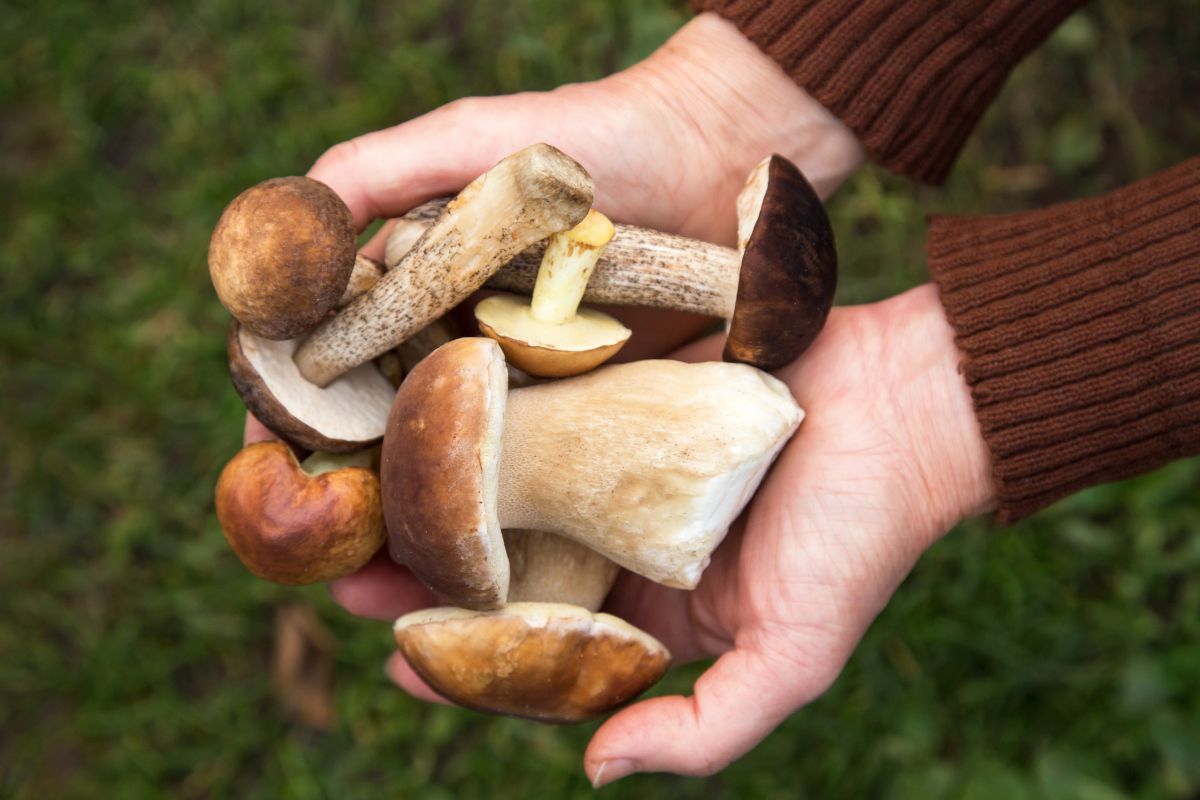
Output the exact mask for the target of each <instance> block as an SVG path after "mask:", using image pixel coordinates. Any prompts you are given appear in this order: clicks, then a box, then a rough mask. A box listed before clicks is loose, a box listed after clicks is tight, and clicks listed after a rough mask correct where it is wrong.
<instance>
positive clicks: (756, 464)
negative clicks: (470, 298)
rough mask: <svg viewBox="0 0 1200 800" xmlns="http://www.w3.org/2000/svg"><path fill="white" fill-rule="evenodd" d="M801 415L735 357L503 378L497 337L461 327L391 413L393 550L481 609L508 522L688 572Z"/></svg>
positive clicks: (677, 573) (387, 478)
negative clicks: (517, 383) (545, 377)
mask: <svg viewBox="0 0 1200 800" xmlns="http://www.w3.org/2000/svg"><path fill="white" fill-rule="evenodd" d="M802 416H803V412H801V410H800V408H799V407H798V406H797V405H796V402H795V400H794V399H793V398H792V396H791V394H790V393H789V391H788V389H787V387H786V386H785V385H784V384H783V383H781V382H780V381H778V380H776V379H775V378H773V377H771V376H770V375H767V374H765V373H763V372H760V371H759V370H757V369H754V368H752V367H749V366H746V365H741V364H722V363H701V364H684V363H680V362H676V361H641V362H635V363H630V364H619V365H615V366H607V367H602V368H600V369H598V370H596V371H594V372H590V373H587V374H585V375H580V376H577V377H574V378H567V379H564V380H560V381H553V382H549V383H544V384H539V385H537V386H530V387H527V388H522V389H514V390H512V391H511V392H510V391H509V390H508V375H507V370H506V368H505V362H504V356H503V353H502V352H501V351H500V348H499V346H498V345H497V344H496V343H495V342H493V341H491V340H490V339H483V338H471V339H456V340H455V341H453V342H450V343H449V344H446V345H444V346H443V347H441V348H440V349H438V350H437V351H436V352H435V353H433V354H432V355H431V356H429V357H428V358H426V359H425V360H424V361H423V362H421V364H419V365H418V366H417V368H416V369H415V370H413V372H412V373H411V374H410V375H409V376H408V378H407V379H406V380H405V382H404V384H403V385H402V386H401V387H400V391H399V392H397V394H396V402H395V404H394V405H393V406H392V411H391V414H390V416H389V417H388V430H387V433H386V435H385V437H384V450H383V457H382V463H381V472H380V476H381V481H382V485H383V492H384V500H383V502H384V515H385V519H386V521H387V527H388V532H389V548H390V552H391V554H392V556H393V558H395V559H396V560H397V561H400V562H401V563H404V564H406V565H407V566H408V567H409V568H410V569H411V570H412V571H413V573H414V574H415V575H417V577H418V578H420V579H421V580H422V581H424V582H425V583H426V584H427V585H428V586H430V588H432V589H433V590H434V592H435V593H437V594H438V595H439V596H440V597H442V598H443V599H444V600H445V601H446V602H449V603H451V604H453V605H458V606H463V607H466V608H474V609H488V608H496V607H498V606H499V605H500V604H502V603H503V602H504V600H505V597H506V595H507V589H508V584H509V563H508V558H507V556H506V554H505V550H504V544H503V540H502V538H501V534H500V531H501V529H502V528H524V529H533V530H543V531H551V532H554V533H559V534H562V535H564V536H567V537H569V538H571V539H574V540H575V541H578V542H580V543H582V544H585V545H587V546H588V547H590V548H592V549H593V550H596V551H597V552H599V553H601V554H603V555H605V556H607V557H608V558H611V559H612V560H613V561H616V562H617V563H618V564H620V565H621V566H623V567H626V568H627V569H629V570H631V571H633V572H636V573H638V574H640V575H644V576H646V577H647V578H650V579H651V580H654V581H658V582H660V583H665V584H667V585H670V586H677V587H680V588H693V587H695V585H696V583H697V582H698V581H699V579H700V575H701V573H702V572H703V571H704V568H705V567H706V566H707V564H708V560H709V557H710V555H711V553H712V551H713V550H714V549H715V548H716V546H717V545H718V544H719V543H720V541H721V539H722V538H724V536H725V534H726V532H727V531H728V529H729V526H730V524H731V523H732V522H733V520H734V518H735V517H736V516H737V515H738V513H740V512H741V510H742V508H743V507H744V506H745V505H746V503H747V502H749V500H750V498H751V496H752V495H753V493H754V491H755V489H756V488H757V486H758V484H759V482H760V481H761V479H762V477H763V475H764V474H765V473H766V470H767V468H768V467H769V466H770V464H771V462H772V460H773V459H774V458H775V456H776V455H777V454H778V452H779V450H780V449H781V448H782V447H783V445H784V444H785V443H786V442H787V440H788V438H789V437H791V435H792V433H794V432H795V430H796V428H797V427H798V426H799V424H800V420H801V418H802Z"/></svg>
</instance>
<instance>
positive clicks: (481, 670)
mask: <svg viewBox="0 0 1200 800" xmlns="http://www.w3.org/2000/svg"><path fill="white" fill-rule="evenodd" d="M394 632H395V635H396V644H397V645H398V646H399V648H400V652H401V653H403V655H404V658H405V659H406V660H407V661H408V663H409V665H410V666H411V667H412V668H413V671H414V672H416V673H417V674H418V675H419V676H421V678H422V679H424V680H425V682H426V683H428V684H429V685H430V686H432V687H433V688H434V689H435V690H436V691H437V692H438V693H439V694H441V695H443V696H444V697H446V698H448V699H450V700H452V701H454V702H455V703H458V704H459V705H462V706H465V707H467V708H472V709H475V710H476V711H485V712H489V713H494V714H508V715H511V716H515V717H524V718H526V719H533V720H538V721H541V722H582V721H584V720H587V719H591V718H592V717H595V716H597V715H599V714H602V713H604V712H605V711H608V710H609V709H611V708H614V707H615V706H618V705H620V704H621V703H624V702H626V701H627V700H629V699H631V698H633V697H636V696H637V695H639V694H641V693H642V692H644V691H645V690H646V689H648V688H650V686H652V685H653V684H654V683H655V682H656V681H658V679H659V678H661V677H662V676H663V673H665V672H666V671H667V667H669V666H670V663H671V655H670V653H669V652H667V649H666V648H665V647H664V646H663V645H662V644H661V643H660V642H659V641H658V640H656V639H655V638H654V637H652V636H650V635H649V634H647V633H644V632H642V631H640V630H638V629H637V628H635V627H633V626H632V625H630V624H629V623H627V622H625V621H624V620H621V619H618V618H617V617H614V616H612V615H610V614H593V613H591V612H589V611H586V610H584V609H582V608H579V607H577V606H571V605H566V604H563V603H511V604H509V605H507V606H505V607H504V608H503V609H502V610H500V611H489V612H475V611H467V610H464V609H460V608H434V609H429V610H425V611H417V612H414V613H412V614H408V615H406V616H403V617H401V618H400V619H398V620H396V624H395V628H394Z"/></svg>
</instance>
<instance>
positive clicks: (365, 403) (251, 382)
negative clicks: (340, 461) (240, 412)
mask: <svg viewBox="0 0 1200 800" xmlns="http://www.w3.org/2000/svg"><path fill="white" fill-rule="evenodd" d="M225 345H226V352H227V354H228V356H229V374H230V377H232V378H233V387H234V388H235V389H237V393H238V395H239V396H240V397H241V398H242V402H243V403H245V404H246V408H248V409H250V412H251V413H252V414H254V416H255V417H257V418H258V420H259V421H260V422H261V423H262V424H263V425H266V426H267V427H268V428H269V429H270V430H271V431H273V432H274V433H275V434H276V435H278V436H280V437H282V438H284V439H287V440H288V441H289V442H292V443H294V444H297V445H299V446H301V447H303V448H305V449H306V450H323V451H325V452H327V453H346V452H350V451H352V450H361V449H362V448H364V447H370V446H372V445H374V444H376V443H378V442H379V439H380V438H381V437H382V436H383V431H384V426H385V424H386V422H387V415H388V411H389V410H390V408H391V404H392V397H393V396H394V394H395V388H394V387H393V386H392V384H391V383H389V382H388V379H387V378H385V377H384V376H383V373H381V372H380V371H379V369H378V368H377V367H376V366H375V365H374V364H373V363H368V364H362V365H359V366H357V367H355V368H354V369H353V370H351V371H350V372H347V373H346V374H345V375H343V376H342V377H341V378H339V379H338V380H336V381H334V382H333V383H331V384H330V385H329V386H328V387H326V388H324V389H322V388H321V387H319V386H316V385H314V384H312V383H309V382H308V381H307V380H305V379H304V378H303V376H301V375H300V371H299V370H298V369H297V368H296V365H295V363H294V362H293V361H292V354H293V353H294V352H295V350H296V345H297V340H291V341H277V340H272V339H265V338H263V337H260V336H255V335H254V334H253V333H250V332H249V331H248V330H246V329H245V328H243V327H242V326H241V324H240V323H239V322H238V321H237V320H233V321H232V322H231V323H230V325H229V335H228V337H227V338H226V341H225Z"/></svg>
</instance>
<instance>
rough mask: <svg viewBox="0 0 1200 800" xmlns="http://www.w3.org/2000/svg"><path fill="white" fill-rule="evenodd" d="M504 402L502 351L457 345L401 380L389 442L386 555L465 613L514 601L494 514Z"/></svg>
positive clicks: (383, 469)
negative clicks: (508, 598)
mask: <svg viewBox="0 0 1200 800" xmlns="http://www.w3.org/2000/svg"><path fill="white" fill-rule="evenodd" d="M507 399H508V370H507V368H506V367H505V365H504V355H503V354H502V353H501V351H500V347H499V345H497V344H496V343H495V342H493V341H492V340H491V339H484V338H467V339H454V340H453V341H450V342H448V343H446V344H444V345H442V346H441V347H439V348H438V349H437V350H435V351H434V352H433V353H431V354H430V355H429V356H427V357H426V358H425V359H424V360H423V361H421V362H420V363H419V364H417V366H416V367H415V368H413V371H412V372H411V373H409V374H408V376H407V377H406V378H405V379H404V383H403V384H401V386H400V390H399V391H398V392H397V393H396V400H395V402H394V403H393V405H392V411H391V415H390V416H389V417H388V421H387V432H386V433H385V434H384V437H383V458H382V461H381V464H380V478H381V480H382V486H383V514H384V519H385V520H386V522H387V529H388V543H389V552H390V553H391V555H392V558H393V559H395V560H396V561H397V562H399V563H401V564H404V565H406V566H407V567H408V568H409V569H410V570H412V572H413V574H414V575H416V576H417V578H418V579H420V580H421V581H422V582H423V583H424V584H425V585H426V586H428V587H429V588H430V589H432V590H433V592H434V593H435V594H437V595H438V597H440V598H442V599H443V600H444V601H445V602H447V603H450V604H452V605H456V606H461V607H463V608H474V609H488V608H498V607H500V606H501V605H503V604H504V601H505V599H506V598H507V596H508V581H509V564H508V556H507V554H506V553H505V550H504V539H503V537H502V535H501V532H500V521H499V519H498V517H497V513H496V497H497V494H498V491H499V472H500V464H499V459H500V439H501V434H502V432H503V429H504V411H505V406H506V404H507Z"/></svg>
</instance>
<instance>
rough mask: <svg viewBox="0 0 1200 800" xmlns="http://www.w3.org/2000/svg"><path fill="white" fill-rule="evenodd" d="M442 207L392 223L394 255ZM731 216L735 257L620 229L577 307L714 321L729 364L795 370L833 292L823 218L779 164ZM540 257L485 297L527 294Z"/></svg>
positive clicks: (523, 258) (753, 180)
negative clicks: (639, 309)
mask: <svg viewBox="0 0 1200 800" xmlns="http://www.w3.org/2000/svg"><path fill="white" fill-rule="evenodd" d="M444 202H445V201H444V200H443V201H434V202H433V203H427V204H425V205H424V206H420V207H418V208H416V209H413V211H411V212H410V213H409V214H408V215H406V217H405V218H404V219H403V224H400V223H397V226H396V228H395V229H394V230H395V233H394V234H393V235H395V236H396V237H397V247H396V249H397V250H398V249H399V248H400V246H401V245H402V244H403V242H402V241H401V240H400V238H399V237H401V236H411V235H412V234H413V232H414V231H415V230H416V229H418V228H420V227H421V226H427V225H428V224H429V219H430V217H431V216H432V215H433V214H435V213H436V212H437V209H438V208H439V207H440V204H443V203H444ZM737 211H738V215H739V219H738V230H739V234H740V235H739V240H740V244H741V248H740V249H733V248H728V247H721V246H719V245H715V244H710V243H708V242H702V241H697V240H695V239H688V238H685V237H682V236H674V235H671V234H667V233H662V232H659V231H654V230H649V229H646V228H639V227H636V226H633V225H622V224H618V225H617V226H616V236H615V237H614V238H613V241H612V242H611V243H610V244H609V245H608V246H607V248H606V249H605V251H604V253H603V255H601V257H600V260H599V261H598V262H597V264H596V268H595V272H594V273H593V275H592V276H591V280H590V281H589V282H588V284H587V287H586V289H585V290H584V294H583V300H584V302H588V303H606V304H609V305H625V306H643V307H648V308H664V309H674V310H677V311H687V312H691V313H695V314H703V315H707V316H711V317H719V318H722V319H725V320H727V321H728V322H729V324H730V342H729V348H728V349H727V352H726V358H727V359H728V360H733V361H741V362H743V363H747V364H751V365H753V366H756V367H759V368H760V369H777V368H779V367H781V366H783V365H785V364H788V363H790V362H791V361H794V360H795V359H796V358H797V357H798V356H799V355H800V354H801V353H802V352H804V350H805V349H806V348H807V347H808V346H809V345H810V344H811V343H812V341H813V339H815V338H816V335H817V334H818V333H819V332H820V330H821V328H822V327H823V326H824V324H825V320H826V318H827V317H828V315H829V309H830V307H831V306H832V304H833V297H834V293H835V290H836V288H837V251H836V248H835V245H834V238H833V230H832V228H831V227H830V224H829V218H828V216H827V215H826V214H825V210H824V206H822V204H821V201H820V199H819V198H818V197H817V195H816V192H815V191H814V190H813V189H812V187H811V186H810V185H809V183H808V181H807V180H806V179H805V178H804V176H803V174H801V172H800V170H799V169H797V168H796V166H795V165H794V164H792V163H791V162H790V161H788V160H787V159H785V158H783V157H782V156H778V155H775V156H771V157H769V158H767V159H765V160H764V161H763V162H761V163H760V164H759V165H758V166H756V167H755V169H754V171H753V172H752V173H751V175H750V178H749V180H748V181H747V186H746V187H745V188H744V189H743V191H742V194H741V195H740V196H739V199H738V204H737ZM542 253H543V249H542V246H541V245H538V246H535V247H532V248H530V249H528V250H526V251H524V252H522V253H521V254H519V255H518V256H517V257H516V258H514V259H513V260H512V261H511V262H510V263H508V264H507V265H506V266H504V267H503V268H502V269H500V271H499V272H497V273H496V274H495V275H494V276H492V278H491V279H490V280H489V281H488V282H487V288H489V289H499V290H502V291H508V292H519V293H522V294H526V295H528V294H530V293H531V292H533V290H534V286H535V284H536V282H537V275H538V269H539V266H540V264H541V260H542Z"/></svg>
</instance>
